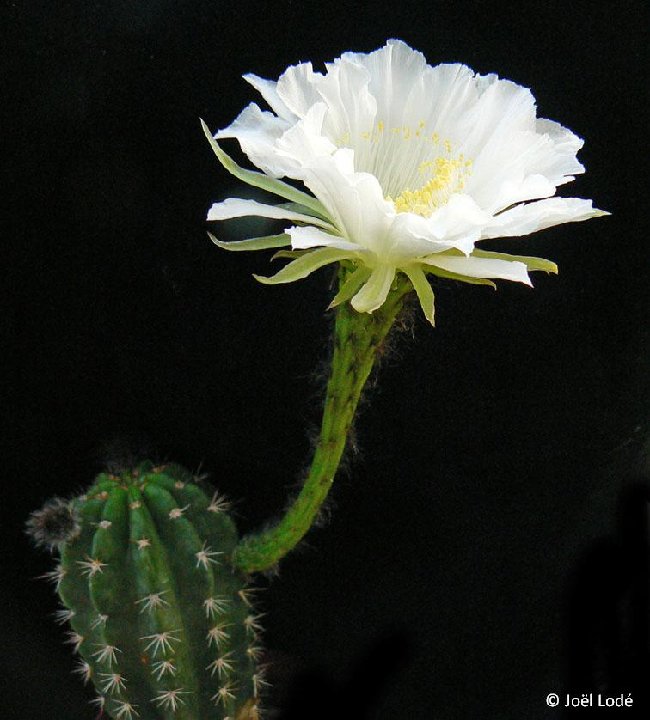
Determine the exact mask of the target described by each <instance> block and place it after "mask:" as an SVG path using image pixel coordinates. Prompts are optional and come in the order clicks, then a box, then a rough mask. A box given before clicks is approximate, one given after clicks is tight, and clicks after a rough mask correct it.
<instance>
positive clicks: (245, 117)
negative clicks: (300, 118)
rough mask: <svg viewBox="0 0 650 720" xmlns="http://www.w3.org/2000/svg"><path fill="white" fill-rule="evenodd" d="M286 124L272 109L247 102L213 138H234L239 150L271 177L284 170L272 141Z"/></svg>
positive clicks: (274, 140) (279, 134)
mask: <svg viewBox="0 0 650 720" xmlns="http://www.w3.org/2000/svg"><path fill="white" fill-rule="evenodd" d="M289 127H290V124H289V123H288V122H287V121H286V120H282V119H281V118H278V117H276V116H275V115H273V113H269V112H263V111H262V110H260V108H259V107H258V106H257V105H256V104H255V103H251V104H250V105H248V106H247V107H245V108H244V109H243V110H242V111H241V113H240V114H239V116H238V117H237V119H236V120H235V121H234V122H233V123H232V124H231V125H229V126H228V127H227V128H225V129H224V130H220V131H219V132H218V133H217V134H216V135H215V138H216V139H217V140H221V139H225V138H237V140H238V141H239V144H240V145H241V148H242V150H243V151H244V152H245V153H246V155H248V157H249V158H250V159H251V160H252V162H253V163H254V164H255V165H257V167H258V168H260V170H263V171H264V172H265V173H267V174H269V175H271V176H272V177H283V176H284V175H286V174H287V173H286V166H285V163H284V162H283V161H282V158H280V157H278V154H277V150H276V148H275V143H276V142H277V141H278V139H279V138H280V137H282V135H283V133H284V132H285V131H286V130H287V129H288V128H289Z"/></svg>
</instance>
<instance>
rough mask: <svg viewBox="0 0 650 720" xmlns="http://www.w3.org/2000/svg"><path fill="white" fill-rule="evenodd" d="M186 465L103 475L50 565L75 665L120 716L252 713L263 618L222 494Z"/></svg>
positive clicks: (184, 718) (238, 716)
mask: <svg viewBox="0 0 650 720" xmlns="http://www.w3.org/2000/svg"><path fill="white" fill-rule="evenodd" d="M192 480H193V478H192V476H191V475H190V473H188V472H187V471H186V470H184V469H182V468H180V467H178V466H174V465H167V466H164V467H156V468H154V467H153V466H152V465H151V464H150V463H146V464H142V465H140V466H139V467H138V468H137V469H135V470H133V471H130V472H125V473H122V474H120V475H109V474H102V475H99V476H98V477H97V479H96V481H95V484H94V485H93V486H92V488H91V489H90V490H89V491H88V492H87V493H86V494H85V495H83V496H81V497H80V498H77V499H76V500H74V501H73V512H74V513H75V515H76V517H77V519H78V531H77V532H76V533H75V535H74V537H72V538H70V539H68V540H67V541H65V542H63V543H61V544H60V552H61V564H60V566H59V569H58V570H57V572H56V573H55V575H56V577H57V579H58V581H59V583H58V585H59V588H58V589H59V594H60V596H61V600H62V601H63V604H64V606H65V608H66V609H65V610H63V611H62V612H61V614H60V617H61V618H62V619H65V620H69V621H70V624H71V627H72V631H71V632H70V633H69V641H68V642H69V643H70V644H71V645H72V646H73V648H74V650H75V651H76V652H78V653H79V654H80V655H81V657H82V660H81V661H80V664H79V667H78V672H79V673H80V674H82V675H83V676H84V678H85V679H92V681H93V683H94V685H95V687H96V689H97V692H98V693H99V697H98V703H99V704H100V705H101V706H102V707H103V709H104V711H105V712H106V713H108V715H109V716H110V717H112V718H115V719H116V720H133V719H134V718H141V719H142V720H171V719H172V718H173V719H174V720H208V719H210V720H254V719H256V718H257V717H258V710H257V704H258V696H259V688H260V684H261V683H262V679H261V674H260V672H259V669H257V668H256V661H257V660H258V657H259V652H260V649H259V646H258V643H257V639H258V631H259V629H260V628H259V624H258V620H259V616H256V615H255V614H254V611H253V609H252V607H251V603H250V598H249V592H250V590H248V591H247V589H246V580H247V579H246V576H245V575H243V574H242V573H241V572H239V571H237V570H235V569H233V567H232V565H231V564H230V557H231V555H232V553H233V551H234V549H235V547H236V544H237V541H238V537H237V531H236V529H235V525H234V523H233V521H232V520H231V518H230V517H229V516H228V514H227V513H226V507H225V504H224V503H223V501H222V500H221V499H220V498H219V497H218V496H217V495H215V496H213V497H212V499H210V498H209V497H208V495H206V493H205V492H204V491H203V490H202V489H201V488H200V487H199V486H198V485H197V484H195V483H194V482H193V481H192Z"/></svg>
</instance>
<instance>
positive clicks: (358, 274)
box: [327, 265, 371, 310]
mask: <svg viewBox="0 0 650 720" xmlns="http://www.w3.org/2000/svg"><path fill="white" fill-rule="evenodd" d="M370 273H371V270H370V268H369V267H367V266H366V265H360V266H359V267H358V268H357V269H356V270H354V271H353V272H351V273H349V274H348V275H347V277H346V278H345V280H344V281H343V284H342V285H341V288H340V289H339V291H338V292H337V293H336V295H335V296H334V298H333V299H332V302H331V303H330V304H329V305H328V308H327V309H328V310H329V309H331V308H335V307H336V306H337V305H340V304H341V303H344V302H347V301H348V300H349V299H350V298H351V297H353V296H354V295H355V293H356V292H357V290H358V289H359V288H360V287H361V286H362V285H363V283H365V282H366V280H367V279H368V278H369V277H370Z"/></svg>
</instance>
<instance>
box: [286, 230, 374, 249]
mask: <svg viewBox="0 0 650 720" xmlns="http://www.w3.org/2000/svg"><path fill="white" fill-rule="evenodd" d="M287 235H289V237H290V238H291V247H292V248H293V249H294V250H307V249H309V248H314V247H334V248H339V250H348V251H350V252H351V253H358V252H359V251H360V250H361V249H360V248H359V246H358V245H356V244H355V243H351V242H349V241H348V240H344V239H343V238H342V237H341V236H340V235H331V234H330V233H326V232H323V231H322V230H319V229H318V228H315V227H311V226H309V225H307V226H305V227H291V228H289V229H288V230H287Z"/></svg>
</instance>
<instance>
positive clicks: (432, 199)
mask: <svg viewBox="0 0 650 720" xmlns="http://www.w3.org/2000/svg"><path fill="white" fill-rule="evenodd" d="M470 166H471V161H467V160H465V159H464V158H463V156H462V155H459V156H458V157H457V158H452V157H445V156H439V157H437V158H435V159H434V160H427V161H425V162H423V163H421V164H420V167H419V168H418V173H420V174H421V175H423V176H425V177H427V176H428V178H429V179H428V180H425V182H424V184H423V185H421V186H420V187H419V188H418V189H417V190H410V189H409V188H406V189H405V190H402V192H401V193H400V194H399V195H398V196H397V197H396V198H394V199H393V198H389V199H391V200H393V204H394V205H395V210H397V212H412V213H416V214H417V215H422V216H423V217H429V216H430V215H431V214H432V213H433V211H434V210H435V209H436V208H439V207H440V206H441V205H444V204H445V203H446V202H447V200H449V196H450V195H451V194H452V193H455V192H460V191H461V190H462V189H463V187H464V186H465V179H466V177H467V175H468V174H469V168H470Z"/></svg>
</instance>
